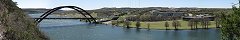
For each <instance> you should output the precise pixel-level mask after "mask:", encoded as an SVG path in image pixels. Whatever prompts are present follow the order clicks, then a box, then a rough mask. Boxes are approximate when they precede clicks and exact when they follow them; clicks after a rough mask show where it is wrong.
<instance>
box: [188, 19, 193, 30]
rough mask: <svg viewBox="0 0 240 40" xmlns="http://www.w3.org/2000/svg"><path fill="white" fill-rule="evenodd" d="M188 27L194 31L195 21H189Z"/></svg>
mask: <svg viewBox="0 0 240 40" xmlns="http://www.w3.org/2000/svg"><path fill="white" fill-rule="evenodd" d="M188 26H190V27H191V29H193V20H189V21H188Z"/></svg>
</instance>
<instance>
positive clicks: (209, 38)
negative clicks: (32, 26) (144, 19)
mask: <svg viewBox="0 0 240 40" xmlns="http://www.w3.org/2000/svg"><path fill="white" fill-rule="evenodd" d="M29 15H30V16H32V17H39V15H41V14H29ZM50 17H56V16H53V15H52V16H50ZM38 25H39V26H40V30H41V31H42V32H43V33H44V34H45V35H47V36H48V37H49V38H50V39H51V40H220V31H219V30H218V29H198V30H177V31H175V30H149V31H148V30H145V29H141V30H136V29H126V28H122V27H115V26H111V25H105V24H89V23H86V22H80V21H79V20H69V19H66V20H65V19H61V20H60V19H56V20H52V19H46V20H43V21H42V22H41V23H40V24H38Z"/></svg>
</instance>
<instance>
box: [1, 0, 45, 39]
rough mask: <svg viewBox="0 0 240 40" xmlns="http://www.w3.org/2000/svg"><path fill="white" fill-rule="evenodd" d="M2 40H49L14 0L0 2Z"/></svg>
mask: <svg viewBox="0 0 240 40" xmlns="http://www.w3.org/2000/svg"><path fill="white" fill-rule="evenodd" d="M0 40H47V38H46V37H45V36H44V35H43V34H42V33H41V32H40V31H39V28H38V27H37V25H36V24H35V23H34V22H33V20H31V19H29V16H28V15H27V14H25V13H24V12H23V11H22V10H21V9H20V8H19V7H17V6H16V4H15V3H14V2H13V1H12V0H0Z"/></svg>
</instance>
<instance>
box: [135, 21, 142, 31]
mask: <svg viewBox="0 0 240 40" xmlns="http://www.w3.org/2000/svg"><path fill="white" fill-rule="evenodd" d="M140 26H141V23H140V21H137V22H136V27H137V29H139V28H140Z"/></svg>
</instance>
